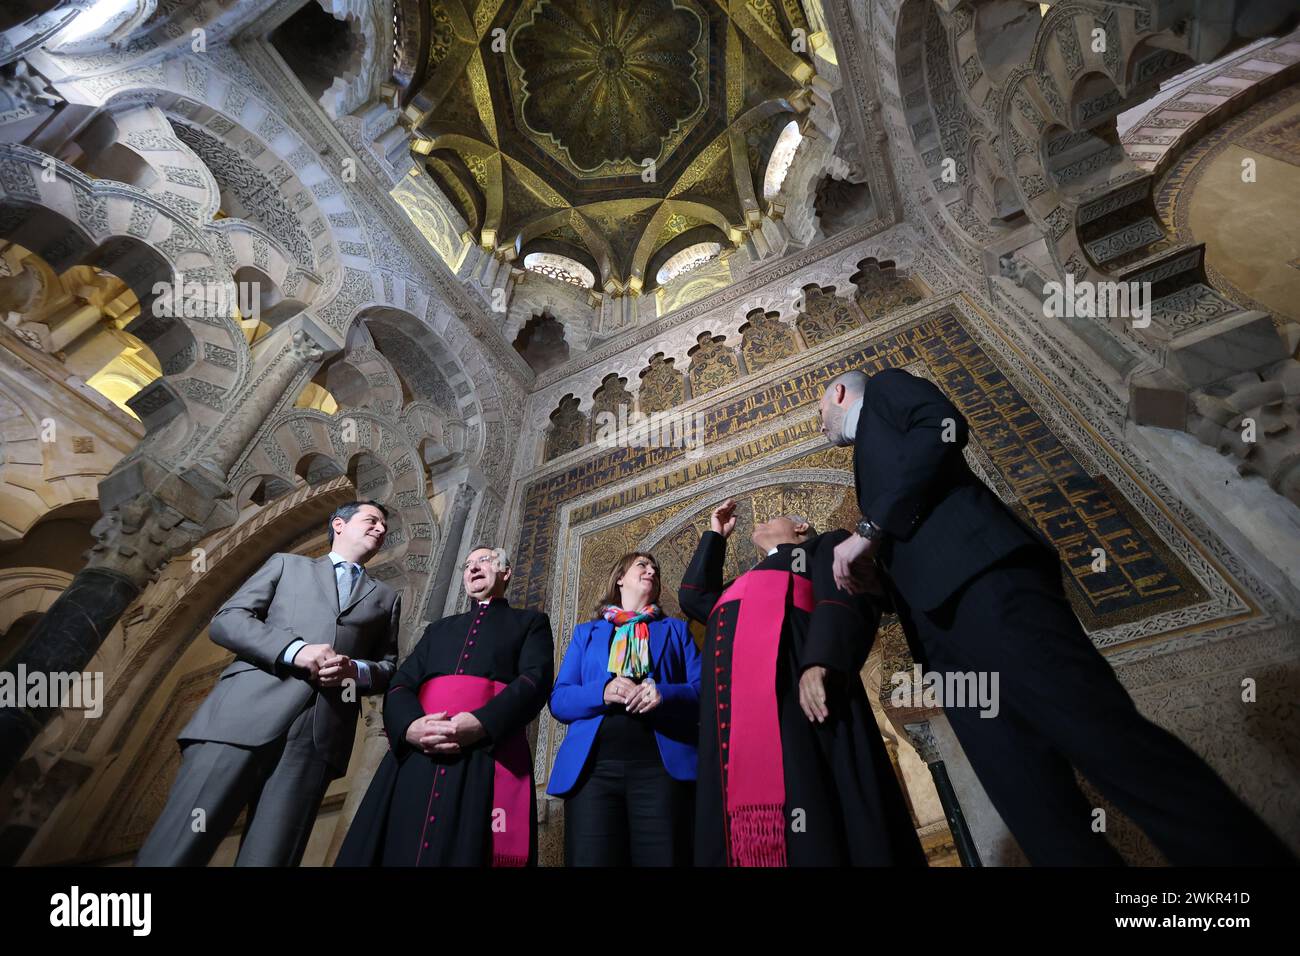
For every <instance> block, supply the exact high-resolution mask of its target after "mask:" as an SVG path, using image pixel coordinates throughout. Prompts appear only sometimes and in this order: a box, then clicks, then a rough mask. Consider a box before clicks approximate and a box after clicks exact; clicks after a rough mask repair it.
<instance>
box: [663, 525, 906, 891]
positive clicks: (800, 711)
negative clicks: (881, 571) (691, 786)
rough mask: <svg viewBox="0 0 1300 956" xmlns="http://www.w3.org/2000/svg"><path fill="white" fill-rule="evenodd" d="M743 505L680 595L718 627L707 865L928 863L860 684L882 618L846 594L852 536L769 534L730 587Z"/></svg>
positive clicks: (703, 704) (704, 742) (710, 654)
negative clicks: (839, 561)
mask: <svg viewBox="0 0 1300 956" xmlns="http://www.w3.org/2000/svg"><path fill="white" fill-rule="evenodd" d="M735 507H736V505H735V502H734V501H731V500H728V501H726V502H725V503H723V504H722V505H721V506H720V507H719V508H717V509H716V510H715V511H714V512H713V518H712V530H710V531H706V532H704V535H703V537H701V539H700V544H699V547H698V548H697V549H696V551H695V556H694V557H693V558H692V560H691V563H690V566H689V567H688V568H687V570H686V573H685V575H684V577H683V578H682V584H681V589H680V591H679V593H678V598H679V601H680V603H681V606H682V610H683V611H684V612H685V613H686V614H688V615H690V616H691V617H693V618H695V619H696V620H698V621H702V622H704V623H705V624H706V626H707V637H706V638H705V644H704V649H703V654H704V667H703V670H704V674H703V680H702V681H701V685H700V749H699V777H698V783H697V792H696V798H697V802H696V825H695V862H696V865H697V866H844V865H853V866H897V865H913V866H924V865H925V855H924V852H923V851H922V850H921V844H920V842H919V841H918V840H917V838H916V831H915V829H914V828H913V826H912V820H911V816H910V814H909V813H908V810H907V806H906V803H905V802H904V799H903V794H902V792H901V790H900V789H899V787H898V781H897V779H896V777H895V776H894V770H893V766H892V765H891V763H890V760H889V755H888V754H887V753H886V751H885V747H884V744H883V743H882V742H881V737H880V731H879V729H878V728H877V726H876V722H875V719H874V718H873V716H872V713H871V705H870V704H869V703H868V701H867V695H866V691H865V689H864V688H863V686H862V681H861V679H860V678H859V676H858V674H859V671H860V670H861V669H862V665H863V663H864V662H865V661H866V658H867V652H868V651H869V650H870V648H871V641H872V639H873V637H874V635H875V631H876V625H877V624H878V623H879V620H880V607H879V605H878V604H877V603H876V599H875V598H872V597H870V596H867V595H864V596H861V597H853V596H851V595H849V594H848V593H847V592H845V591H842V590H839V589H838V588H836V586H835V580H834V574H833V571H832V567H831V564H832V560H833V557H834V554H833V552H834V548H835V545H836V544H837V543H838V542H839V541H841V540H843V539H844V537H846V535H847V532H844V531H832V532H829V533H827V534H823V535H817V534H815V533H814V531H813V529H812V527H811V526H810V525H809V524H808V522H807V521H805V520H803V519H802V518H794V517H788V516H782V517H778V518H774V519H772V520H771V521H766V522H763V523H761V524H758V525H756V526H755V528H754V533H753V535H752V536H751V540H752V541H753V542H754V544H755V546H756V547H757V548H758V549H759V553H760V554H761V555H764V557H763V558H762V560H760V561H759V563H758V564H757V565H755V566H754V568H753V569H752V570H750V571H748V572H746V573H745V574H743V575H741V576H740V577H739V578H737V579H736V580H735V581H733V582H730V583H727V584H724V583H723V580H722V569H723V564H724V562H725V560H726V548H727V544H726V539H727V537H728V536H729V535H730V534H731V533H732V531H734V530H735V526H736V518H735Z"/></svg>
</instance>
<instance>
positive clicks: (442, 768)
mask: <svg viewBox="0 0 1300 956" xmlns="http://www.w3.org/2000/svg"><path fill="white" fill-rule="evenodd" d="M497 555H502V556H503V555H504V552H494V551H493V550H491V549H486V548H481V549H477V550H475V551H473V552H471V553H470V556H469V560H468V562H467V564H466V568H465V577H466V589H467V590H468V591H469V592H470V596H471V597H472V598H474V599H475V600H474V603H473V606H472V608H471V609H470V610H469V611H467V612H466V613H464V614H456V615H454V616H452V617H446V618H443V619H442V620H440V621H435V622H434V623H432V624H430V625H429V626H428V628H427V629H426V630H425V632H424V636H423V637H422V638H421V639H420V642H419V643H418V644H417V645H416V646H415V649H414V650H413V651H412V652H411V654H410V656H409V657H407V658H406V660H405V661H403V662H402V664H401V666H400V667H398V669H397V673H396V674H395V675H394V677H393V679H392V682H391V683H390V685H389V690H388V694H387V695H386V697H385V700H384V731H385V733H386V734H387V736H388V743H389V752H388V754H387V755H386V756H385V757H384V759H383V761H382V763H381V764H380V766H379V769H378V770H377V771H376V772H375V776H374V779H373V780H372V782H371V784H370V788H369V790H367V791H366V795H365V797H364V799H363V800H362V802H361V806H360V807H359V808H358V809H357V814H356V816H355V817H354V818H353V821H352V826H351V828H350V829H349V830H348V835H347V837H346V838H345V839H344V841H343V846H342V847H341V848H340V849H339V855H338V859H337V861H336V864H335V865H337V866H524V865H529V866H534V865H536V862H537V807H536V790H535V788H534V783H533V775H532V770H533V768H532V757H531V754H530V752H529V750H528V743H527V737H526V728H527V726H528V724H529V723H530V722H531V721H532V720H533V718H535V717H536V716H537V715H538V713H539V712H540V711H541V709H542V707H543V706H544V705H545V703H546V699H547V697H548V696H549V694H550V691H551V684H552V681H553V676H554V667H555V665H554V645H553V639H552V635H551V623H550V619H549V618H548V617H547V616H546V615H545V614H542V613H539V612H537V611H530V610H521V609H517V608H513V607H511V606H510V605H509V603H508V602H507V601H506V599H505V598H504V597H503V596H502V594H503V593H504V591H505V582H506V581H507V580H508V579H509V570H508V562H507V569H506V570H505V571H504V572H502V571H501V570H500V569H499V568H494V567H491V566H488V565H487V564H486V563H485V562H481V561H479V560H478V559H481V558H484V557H485V556H493V557H494V558H495V557H496V556H497ZM488 576H491V577H492V580H491V581H490V582H489V583H488V584H487V585H486V586H485V581H484V579H485V577H488ZM485 588H486V589H485ZM460 712H465V713H468V714H469V715H471V716H472V718H473V721H469V723H470V724H471V725H472V724H473V723H474V722H475V721H476V722H477V724H478V725H479V727H480V728H481V730H473V731H470V732H468V733H464V732H457V733H456V734H453V733H450V732H446V733H430V734H429V735H428V736H424V737H422V738H421V742H420V743H419V744H415V743H412V741H411V740H410V739H408V736H407V732H408V729H410V728H411V727H412V725H413V724H414V722H415V721H418V720H420V719H421V718H424V717H426V715H432V716H433V717H434V718H437V717H438V715H439V714H445V715H446V718H447V719H449V720H451V719H454V718H455V717H456V714H457V713H460ZM465 720H466V718H461V721H465ZM432 726H433V727H435V728H441V729H442V730H447V725H445V724H434V725H432ZM458 741H459V742H458ZM521 817H522V819H521Z"/></svg>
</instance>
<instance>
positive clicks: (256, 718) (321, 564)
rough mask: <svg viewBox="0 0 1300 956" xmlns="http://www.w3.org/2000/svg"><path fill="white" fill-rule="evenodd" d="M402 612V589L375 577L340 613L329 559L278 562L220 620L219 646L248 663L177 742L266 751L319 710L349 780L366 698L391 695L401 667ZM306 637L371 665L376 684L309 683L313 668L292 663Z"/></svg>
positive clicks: (318, 721)
mask: <svg viewBox="0 0 1300 956" xmlns="http://www.w3.org/2000/svg"><path fill="white" fill-rule="evenodd" d="M401 612H402V602H401V598H400V597H399V595H398V594H397V592H396V591H394V590H393V589H392V588H390V587H389V586H388V585H386V584H383V583H382V582H379V581H376V580H374V579H373V578H371V577H370V575H368V574H365V573H363V574H362V575H361V577H360V578H358V580H357V584H356V586H355V587H354V588H353V589H352V594H351V595H350V596H349V599H348V604H347V607H345V608H343V609H341V610H340V609H339V598H338V585H337V584H336V583H335V577H334V567H333V565H332V564H331V563H330V559H329V558H328V557H321V558H307V557H303V556H301V555H296V554H275V555H272V556H271V558H270V559H269V560H268V561H267V562H266V564H264V565H262V567H261V568H259V569H258V571H257V572H256V573H255V574H254V575H253V576H252V577H251V578H249V579H248V581H246V582H245V583H244V586H243V587H241V588H240V589H239V590H238V591H236V592H235V594H234V596H233V597H231V599H230V600H229V601H227V602H226V603H225V604H223V605H222V606H221V609H220V610H218V611H217V613H216V616H215V617H213V619H212V626H211V627H210V629H209V633H210V634H211V636H212V640H213V641H215V642H216V643H217V644H220V645H221V646H222V647H225V648H227V649H229V650H232V651H234V652H235V654H236V655H238V656H237V657H236V658H235V660H234V662H233V663H231V665H230V666H229V667H227V668H226V669H225V670H224V671H223V672H222V674H221V677H220V678H219V679H218V681H217V686H216V687H215V688H213V691H212V693H211V694H209V695H208V697H207V699H206V700H205V701H204V702H203V703H202V705H200V707H199V709H198V711H197V712H196V713H195V715H194V718H193V719H192V720H191V721H190V722H189V724H187V725H186V727H185V729H184V730H182V731H181V732H180V734H179V735H178V738H177V739H178V740H180V741H182V742H184V741H189V740H212V741H220V742H223V743H229V744H238V745H239V746H242V747H257V746H260V745H262V744H268V743H270V742H271V741H273V740H276V739H277V738H279V737H280V736H282V735H283V734H284V733H285V732H286V731H287V730H288V729H289V725H290V724H291V723H293V720H294V718H295V717H297V716H298V714H300V713H301V712H302V710H303V708H304V707H307V706H310V707H312V708H313V710H314V713H313V715H312V738H313V740H314V742H315V744H316V749H317V751H318V752H319V753H320V754H321V756H322V757H324V758H325V760H326V761H327V762H328V763H329V764H330V766H331V767H332V768H333V769H334V770H336V771H337V772H338V773H339V774H340V775H342V774H343V773H345V772H346V771H347V766H348V758H349V757H350V756H351V754H352V739H353V737H354V736H355V734H356V720H357V714H358V713H359V712H360V709H361V703H360V699H359V697H360V694H382V693H384V692H385V691H386V690H387V689H388V682H389V680H390V679H391V678H392V676H393V671H394V670H395V669H396V667H397V632H398V625H399V623H400V620H401ZM299 638H301V639H302V640H304V641H306V642H307V643H308V644H332V645H333V646H334V649H335V650H336V651H338V652H339V653H341V654H346V655H348V657H351V658H354V659H356V660H361V661H365V662H367V664H368V665H369V667H370V685H369V686H368V687H366V688H365V689H362V690H358V691H355V692H353V691H349V692H348V693H345V692H344V689H343V688H338V687H334V688H317V687H316V686H315V685H313V684H311V683H309V682H308V681H307V679H306V677H307V671H306V670H304V669H302V668H297V667H293V666H291V665H286V664H285V663H283V660H282V658H283V655H284V652H285V650H286V649H287V648H288V647H289V645H290V644H292V643H293V642H294V641H295V640H298V639H299ZM348 697H351V698H352V699H351V700H348V699H346V698H348Z"/></svg>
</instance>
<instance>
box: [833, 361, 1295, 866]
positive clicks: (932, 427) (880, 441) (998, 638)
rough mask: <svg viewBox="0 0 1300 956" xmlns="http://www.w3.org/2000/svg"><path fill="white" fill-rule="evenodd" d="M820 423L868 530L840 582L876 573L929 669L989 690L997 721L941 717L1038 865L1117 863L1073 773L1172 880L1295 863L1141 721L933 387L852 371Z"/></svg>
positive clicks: (950, 711) (1048, 553)
mask: <svg viewBox="0 0 1300 956" xmlns="http://www.w3.org/2000/svg"><path fill="white" fill-rule="evenodd" d="M821 421H822V428H821V430H822V434H824V435H825V436H826V437H827V438H828V439H829V440H830V441H831V442H832V443H833V444H835V445H853V446H854V450H853V465H854V467H853V470H854V480H855V482H856V485H857V497H858V504H859V506H860V508H861V511H862V515H863V518H862V521H861V522H860V523H859V524H858V527H857V530H856V532H855V533H854V534H853V535H851V536H850V537H848V538H846V539H845V540H844V541H843V542H842V543H841V544H839V545H838V546H837V547H836V549H835V561H834V574H835V579H836V583H837V584H839V585H840V586H841V587H844V588H845V589H846V590H850V591H855V590H857V589H858V588H859V585H858V584H857V583H856V581H855V578H857V577H858V576H859V571H860V569H861V568H862V567H863V564H864V563H867V562H870V561H871V559H873V558H879V559H880V561H881V563H882V564H883V565H884V567H885V568H886V569H887V570H888V572H889V577H890V578H891V580H892V592H893V594H892V597H893V600H894V604H895V609H896V610H897V612H898V616H899V619H900V620H901V622H902V624H903V627H904V630H905V631H906V632H907V635H908V640H909V642H910V643H911V645H912V651H913V654H914V655H915V656H916V657H917V659H918V660H919V661H921V662H922V664H923V665H924V666H926V667H927V669H929V670H932V671H937V672H939V673H951V672H965V673H970V672H975V673H980V672H985V673H997V674H998V676H999V684H1000V687H1001V697H1002V699H1001V701H1000V702H999V706H998V707H997V708H996V709H995V711H994V713H995V714H996V715H995V716H982V715H981V713H980V712H979V711H978V710H977V709H976V708H974V707H971V706H966V707H960V706H951V703H952V702H945V703H946V704H948V705H949V706H946V707H945V712H946V714H947V716H948V720H949V722H950V723H951V724H952V727H953V730H954V731H955V732H956V734H957V738H958V739H959V740H960V741H961V745H962V748H963V750H965V752H966V756H967V757H968V758H969V760H970V762H971V766H972V767H973V768H974V769H975V772H976V773H977V774H978V775H979V778H980V781H981V782H982V783H983V784H984V789H985V790H986V791H987V793H988V795H989V799H991V800H992V801H993V805H994V806H995V807H996V808H997V810H998V812H999V813H1000V814H1001V815H1002V818H1003V820H1004V821H1005V822H1006V824H1007V826H1008V827H1009V828H1010V829H1011V832H1012V833H1013V834H1015V837H1016V839H1017V840H1018V841H1019V843H1020V846H1021V848H1022V849H1023V850H1024V851H1025V854H1026V855H1027V856H1028V857H1029V860H1030V862H1031V863H1033V864H1035V865H1043V864H1046V865H1079V864H1085V865H1087V864H1092V865H1098V864H1100V865H1105V864H1119V863H1122V860H1121V859H1120V857H1119V855H1118V854H1117V853H1116V852H1115V850H1114V849H1113V848H1112V847H1111V846H1110V844H1109V843H1108V842H1107V841H1106V839H1105V836H1104V835H1103V834H1102V833H1098V832H1095V830H1094V827H1093V822H1094V808H1092V807H1090V806H1088V803H1087V801H1086V800H1085V798H1084V796H1083V793H1082V792H1081V791H1080V790H1079V787H1078V785H1077V783H1076V780H1075V777H1074V772H1073V770H1072V768H1071V765H1073V766H1074V767H1077V768H1078V770H1079V771H1080V772H1081V773H1082V774H1083V775H1084V776H1085V777H1087V778H1088V780H1089V781H1090V782H1091V783H1092V784H1093V785H1094V786H1096V787H1097V789H1098V790H1100V791H1101V792H1102V793H1103V794H1104V795H1105V796H1106V797H1107V798H1108V799H1110V800H1111V801H1113V802H1114V803H1115V805H1116V806H1117V807H1119V808H1120V809H1121V810H1122V811H1123V812H1124V813H1125V814H1127V815H1128V816H1129V817H1130V818H1132V819H1133V820H1134V822H1136V823H1137V824H1138V825H1139V826H1140V827H1142V829H1143V830H1144V831H1145V832H1146V833H1147V835H1148V836H1149V837H1150V838H1151V840H1152V841H1153V842H1154V843H1155V844H1156V845H1157V846H1158V847H1159V848H1160V850H1161V851H1162V852H1163V853H1164V855H1165V857H1166V858H1167V859H1168V861H1169V862H1170V863H1172V864H1175V865H1186V864H1208V865H1232V864H1293V863H1294V862H1295V859H1294V857H1293V856H1292V854H1291V853H1290V851H1289V850H1288V849H1287V848H1286V847H1285V846H1284V845H1283V844H1282V842H1281V841H1280V840H1279V839H1278V838H1277V837H1276V836H1274V835H1273V833H1272V832H1270V830H1269V829H1268V827H1267V826H1265V825H1264V824H1263V822H1261V821H1260V820H1259V819H1258V818H1257V817H1256V816H1255V815H1254V814H1253V813H1252V812H1251V811H1250V810H1248V809H1247V808H1246V807H1245V805H1243V804H1242V803H1241V802H1240V800H1238V799H1237V797H1236V796H1235V795H1234V794H1233V792H1232V790H1231V789H1229V787H1228V786H1227V785H1226V784H1225V783H1224V782H1223V781H1222V780H1221V779H1220V778H1219V777H1218V776H1217V775H1216V774H1215V773H1214V771H1212V770H1211V769H1210V768H1209V767H1208V766H1206V764H1205V763H1204V762H1203V761H1202V760H1201V759H1200V758H1199V757H1198V756H1197V755H1196V754H1195V753H1193V752H1192V751H1191V750H1190V749H1189V748H1188V747H1187V746H1186V745H1185V744H1183V743H1182V742H1181V741H1179V740H1178V739H1177V738H1176V737H1174V736H1173V735H1172V734H1170V733H1168V732H1167V731H1165V730H1162V729H1161V728H1159V727H1157V726H1156V725H1155V724H1153V723H1151V722H1150V721H1149V720H1147V719H1146V718H1145V717H1143V716H1142V715H1141V714H1139V713H1138V711H1137V708H1136V707H1135V706H1134V705H1133V701H1132V700H1131V699H1130V698H1129V695H1128V692H1127V691H1125V690H1124V687H1123V686H1122V685H1121V684H1120V682H1119V679H1118V678H1117V677H1116V676H1115V672H1114V671H1113V670H1112V669H1111V667H1110V665H1109V664H1108V663H1107V662H1106V660H1105V658H1104V657H1102V655H1101V654H1100V653H1099V652H1098V651H1097V649H1096V648H1095V647H1094V646H1093V644H1092V642H1091V641H1090V640H1089V639H1088V636H1087V634H1086V633H1085V632H1084V630H1083V628H1082V626H1081V625H1080V624H1079V621H1078V619H1077V618H1076V617H1075V616H1074V612H1073V611H1072V610H1071V608H1070V605H1069V602H1068V601H1067V600H1066V597H1065V593H1064V590H1063V588H1062V585H1061V565H1060V559H1059V557H1058V555H1057V553H1056V551H1055V549H1053V548H1052V547H1051V546H1050V545H1048V544H1047V543H1046V542H1045V541H1044V540H1043V539H1042V538H1040V537H1039V536H1038V534H1037V533H1036V532H1034V531H1032V530H1031V529H1030V528H1028V527H1027V526H1026V525H1024V524H1023V523H1022V522H1021V521H1020V520H1019V519H1018V518H1017V517H1016V516H1015V514H1014V513H1013V512H1012V511H1011V510H1010V509H1009V508H1008V507H1007V506H1006V505H1004V504H1003V503H1002V501H1001V500H999V499H998V497H997V495H995V494H994V493H993V492H992V491H990V490H989V489H988V487H987V486H986V485H985V484H984V483H983V482H982V481H980V480H979V479H978V478H977V477H975V475H974V474H973V473H972V472H971V470H970V468H969V467H968V466H967V464H966V460H965V457H964V456H963V455H962V449H963V448H964V447H965V445H966V440H967V426H966V420H965V419H964V418H963V417H962V415H961V413H960V412H958V411H957V409H956V408H955V407H954V406H953V404H952V403H951V402H949V401H948V399H947V398H945V397H944V395H943V393H942V392H941V391H940V390H939V389H938V388H937V387H935V386H934V385H933V384H932V383H930V382H928V381H926V380H924V379H921V378H917V377H915V376H913V375H910V374H908V373H907V372H905V371H903V370H902V369H886V370H884V371H882V372H879V373H877V374H876V375H873V376H871V377H868V376H867V375H866V374H864V373H863V372H858V371H853V372H846V373H844V374H843V375H840V376H839V377H838V378H836V379H835V380H834V381H832V382H831V383H830V385H828V386H827V388H826V391H825V393H824V394H823V395H822V399H821ZM945 683H947V682H945Z"/></svg>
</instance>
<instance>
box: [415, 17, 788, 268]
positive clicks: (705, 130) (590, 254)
mask: <svg viewBox="0 0 1300 956" xmlns="http://www.w3.org/2000/svg"><path fill="white" fill-rule="evenodd" d="M427 2H428V3H429V13H430V16H429V17H428V18H422V19H427V24H428V34H429V37H428V44H427V50H428V57H427V62H426V64H425V65H424V67H423V69H422V70H421V73H422V77H421V78H419V79H417V89H416V91H415V92H414V94H413V95H412V96H411V97H410V101H409V103H408V105H407V116H408V117H409V118H410V120H411V122H412V124H413V127H414V128H415V130H416V131H417V133H418V138H417V140H416V146H415V149H416V152H417V153H418V154H419V156H418V158H419V159H420V160H421V161H422V162H423V164H424V166H425V168H426V169H427V171H428V173H429V174H430V175H431V176H432V177H433V178H434V180H435V181H436V182H437V184H438V186H439V187H440V188H441V189H442V190H443V192H444V193H445V194H446V195H447V196H448V198H449V199H450V200H451V201H452V202H453V203H454V204H455V205H456V206H457V208H458V209H459V210H460V212H461V214H462V216H464V218H465V221H466V223H467V224H468V226H469V229H470V230H471V231H472V232H473V233H474V235H475V236H476V237H477V238H478V240H479V241H480V242H481V243H482V245H484V246H485V247H486V248H489V249H512V250H514V251H515V252H516V253H517V254H518V255H519V256H520V257H522V256H524V255H527V254H528V253H530V252H555V253H559V254H561V255H567V256H570V257H571V258H574V259H576V260H577V261H579V262H581V263H583V264H584V265H586V266H587V267H588V268H590V269H591V271H592V272H593V274H595V275H596V276H597V280H598V283H599V284H600V285H601V286H602V287H604V288H606V289H612V290H614V291H622V290H623V289H625V288H628V287H631V288H634V289H635V288H640V287H641V286H642V285H643V283H644V282H645V281H646V276H648V275H649V276H653V270H654V269H656V268H657V267H658V265H659V264H660V263H662V262H663V261H664V260H665V259H667V257H668V256H670V255H671V254H672V253H674V252H676V251H677V250H679V249H681V248H684V247H685V246H686V245H689V244H691V243H694V242H704V241H715V242H720V243H722V244H723V246H724V248H726V247H729V246H734V245H735V244H736V243H737V242H739V241H740V240H741V239H742V238H743V235H744V231H745V230H746V229H747V228H750V227H752V226H753V225H755V224H757V223H758V221H759V220H760V218H761V215H762V211H763V208H762V183H763V173H764V170H765V167H766V163H767V157H768V155H769V154H770V152H771V150H772V147H773V145H774V144H775V142H776V139H777V137H778V136H779V134H780V132H781V130H782V128H783V127H784V126H785V125H786V124H787V123H789V122H790V120H791V119H793V118H796V116H797V115H798V114H799V113H800V112H801V111H802V110H803V109H806V107H807V99H808V94H807V92H806V87H807V84H808V81H809V80H810V79H811V77H812V75H813V67H812V61H811V58H810V56H809V55H808V54H800V53H795V52H794V51H793V49H792V47H798V46H800V44H798V43H796V42H792V39H793V38H796V37H798V36H800V34H799V32H798V31H802V36H803V37H806V36H807V34H808V30H809V28H808V24H807V21H806V19H805V17H804V13H803V10H802V9H801V7H800V5H799V3H798V0H427ZM422 12H423V11H422Z"/></svg>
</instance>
